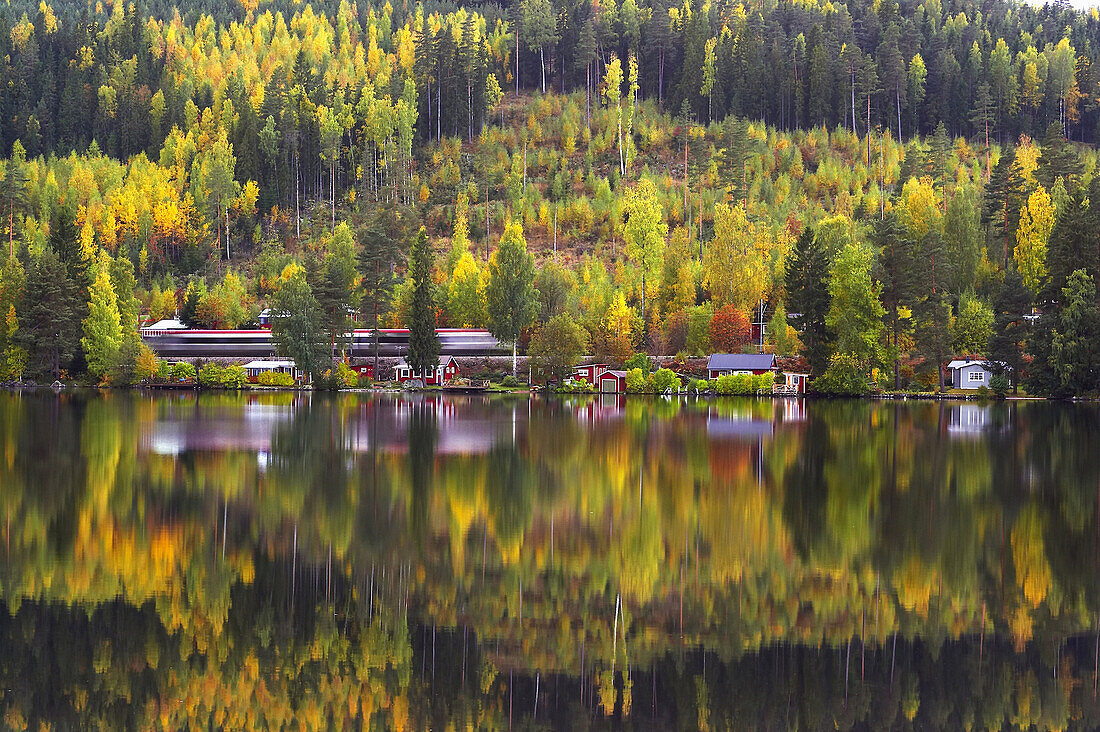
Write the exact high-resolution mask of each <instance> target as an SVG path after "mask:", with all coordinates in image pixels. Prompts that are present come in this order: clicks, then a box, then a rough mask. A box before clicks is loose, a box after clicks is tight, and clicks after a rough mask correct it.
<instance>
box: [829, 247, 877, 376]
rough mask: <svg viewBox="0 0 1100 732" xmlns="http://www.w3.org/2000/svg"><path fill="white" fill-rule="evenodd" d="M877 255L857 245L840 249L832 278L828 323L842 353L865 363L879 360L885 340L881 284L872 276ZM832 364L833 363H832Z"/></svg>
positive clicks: (871, 363)
mask: <svg viewBox="0 0 1100 732" xmlns="http://www.w3.org/2000/svg"><path fill="white" fill-rule="evenodd" d="M872 264H873V254H872V252H871V251H870V250H869V249H868V248H866V247H862V246H859V245H856V244H848V245H847V246H845V247H844V249H842V250H840V253H839V254H838V255H837V259H836V263H835V264H834V265H833V270H832V273H831V275H830V277H829V299H830V303H829V312H828V315H826V317H825V324H826V326H827V327H828V328H829V329H830V330H831V331H832V332H833V333H834V334H835V337H836V348H837V351H838V352H839V353H843V354H845V355H847V356H852V357H854V358H856V359H857V360H858V361H859V362H860V363H861V364H863V365H864V366H869V365H874V364H876V363H878V361H879V358H880V349H881V341H882V316H883V315H885V314H886V309H885V308H884V307H883V306H882V302H881V301H880V300H879V291H880V287H881V286H880V285H879V284H878V283H877V282H875V281H874V280H873V279H872V277H871V267H872ZM830 365H831V364H830Z"/></svg>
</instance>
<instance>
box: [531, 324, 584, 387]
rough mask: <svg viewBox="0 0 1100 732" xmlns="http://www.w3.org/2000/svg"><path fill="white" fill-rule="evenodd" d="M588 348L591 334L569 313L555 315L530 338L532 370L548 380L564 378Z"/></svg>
mask: <svg viewBox="0 0 1100 732" xmlns="http://www.w3.org/2000/svg"><path fill="white" fill-rule="evenodd" d="M587 349H588V334H587V333H586V332H585V330H584V328H582V327H581V326H580V325H578V324H577V322H576V321H574V320H573V318H572V317H571V316H570V315H569V314H568V313H561V314H560V315H555V316H554V317H553V318H551V319H550V320H549V322H547V323H546V324H545V325H543V326H541V327H540V328H538V329H537V330H536V331H535V333H534V335H532V336H531V343H530V344H529V345H528V347H527V354H528V357H529V360H530V363H531V365H532V367H534V368H535V369H536V370H538V371H539V372H541V373H542V374H543V375H545V376H546V377H548V378H556V379H564V378H565V377H566V376H569V375H570V374H571V373H573V367H574V366H575V365H576V364H577V362H578V361H579V360H580V358H581V356H583V355H584V353H585V351H587Z"/></svg>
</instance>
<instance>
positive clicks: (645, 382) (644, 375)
mask: <svg viewBox="0 0 1100 732" xmlns="http://www.w3.org/2000/svg"><path fill="white" fill-rule="evenodd" d="M648 373H649V372H648V370H647V371H643V370H642V369H639V368H632V369H628V370H627V372H626V393H627V394H646V393H650V392H652V391H653V383H652V379H651V377H650V376H649V375H648Z"/></svg>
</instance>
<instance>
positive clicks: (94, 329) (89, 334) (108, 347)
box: [80, 268, 122, 376]
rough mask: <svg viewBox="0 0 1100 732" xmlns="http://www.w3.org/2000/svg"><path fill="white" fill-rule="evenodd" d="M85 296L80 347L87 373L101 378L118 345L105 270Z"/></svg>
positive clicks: (116, 316) (118, 333) (115, 308)
mask: <svg viewBox="0 0 1100 732" xmlns="http://www.w3.org/2000/svg"><path fill="white" fill-rule="evenodd" d="M89 292H90V294H91V300H90V302H89V304H88V317H87V318H85V319H84V337H83V338H81V340H80V343H81V345H83V346H84V353H85V356H86V358H87V359H88V369H89V371H91V373H92V374H94V375H95V376H104V375H106V374H107V372H108V371H109V370H110V369H111V367H112V366H113V365H114V363H115V360H116V359H117V358H118V351H119V348H120V347H121V345H122V326H121V324H120V320H119V311H118V299H117V298H116V296H115V289H114V287H113V286H112V285H111V277H110V274H109V273H108V272H107V270H106V268H103V269H101V270H100V272H99V273H98V274H97V275H96V278H95V281H94V282H93V283H92V286H91V288H90V290H89Z"/></svg>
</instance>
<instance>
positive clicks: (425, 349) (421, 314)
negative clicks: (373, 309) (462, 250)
mask: <svg viewBox="0 0 1100 732" xmlns="http://www.w3.org/2000/svg"><path fill="white" fill-rule="evenodd" d="M434 263H435V255H434V254H433V253H432V246H431V244H430V243H429V242H428V232H427V231H426V230H425V229H424V227H420V231H419V232H418V233H417V235H416V239H415V240H414V241H413V246H412V252H411V253H410V257H409V277H410V279H411V280H412V288H413V294H412V308H411V309H410V312H409V355H408V356H407V357H406V361H407V362H408V364H409V366H410V368H412V370H413V373H419V374H421V375H422V376H427V374H428V373H430V371H434V370H435V368H436V366H437V365H438V363H439V353H440V345H439V336H438V335H437V334H436V332H435V299H434V297H433V294H432V267H433V266H434Z"/></svg>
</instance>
